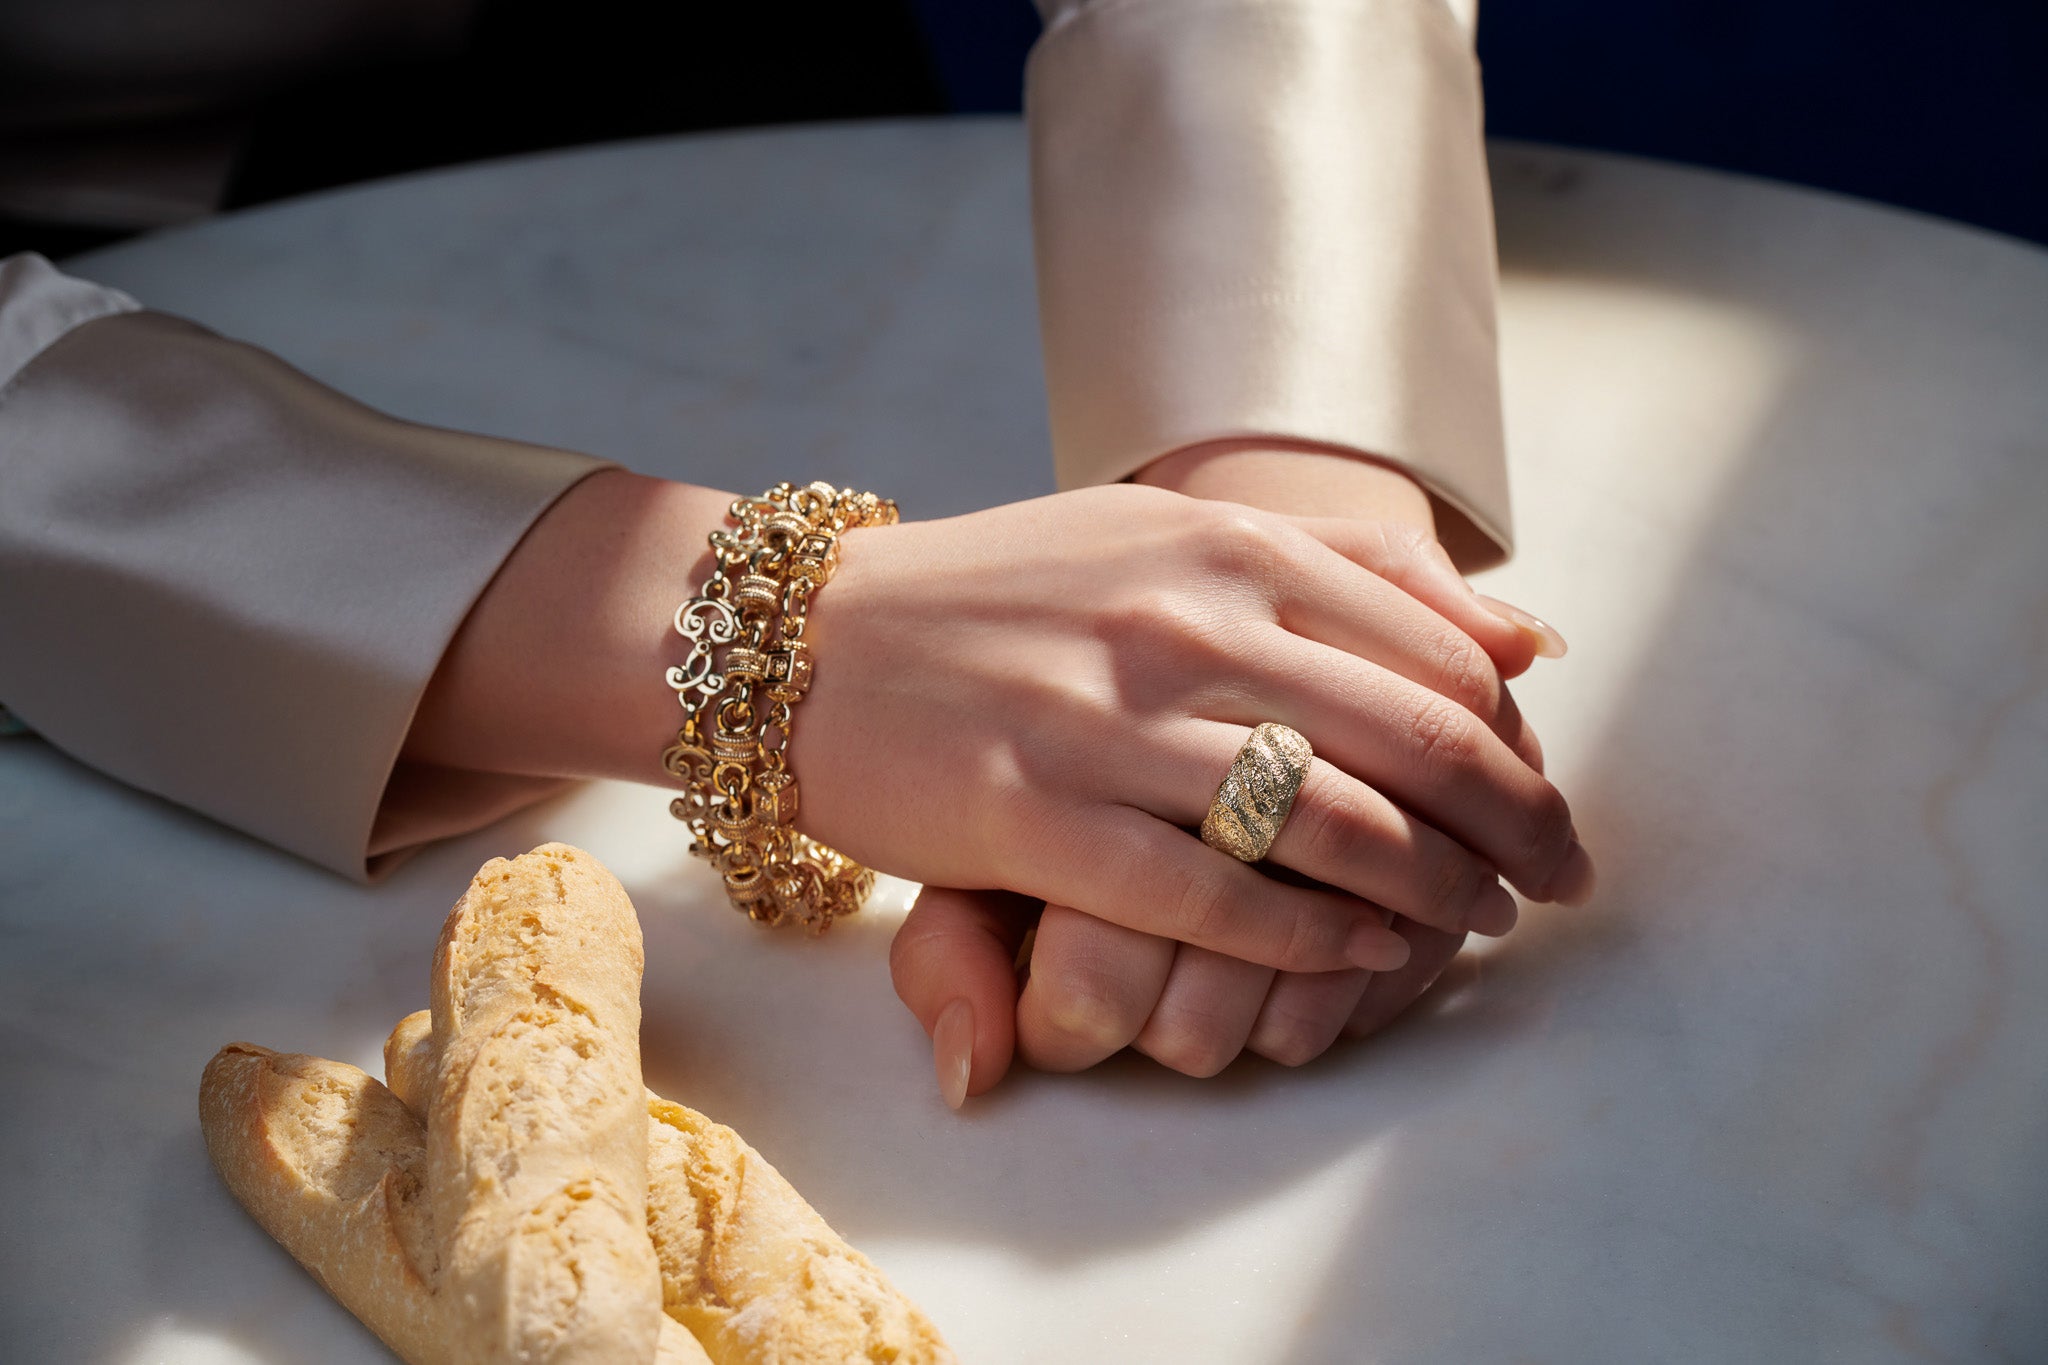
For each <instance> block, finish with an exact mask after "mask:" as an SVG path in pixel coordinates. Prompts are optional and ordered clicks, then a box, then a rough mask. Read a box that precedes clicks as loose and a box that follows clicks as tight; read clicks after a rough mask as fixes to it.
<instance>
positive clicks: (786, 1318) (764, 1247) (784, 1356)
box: [647, 1092, 954, 1365]
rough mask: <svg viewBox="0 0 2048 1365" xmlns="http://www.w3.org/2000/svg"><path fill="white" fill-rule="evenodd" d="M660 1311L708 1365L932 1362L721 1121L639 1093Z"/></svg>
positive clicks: (902, 1307)
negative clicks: (697, 1346)
mask: <svg viewBox="0 0 2048 1365" xmlns="http://www.w3.org/2000/svg"><path fill="white" fill-rule="evenodd" d="M647 1115H648V1118H649V1119H650V1121H651V1127H650V1137H649V1141H648V1186H647V1222H648V1229H649V1231H650V1232H651V1233H652V1235H653V1239H654V1249H655V1253H656V1255H658V1256H659V1257H660V1259H661V1288H662V1306H663V1307H664V1308H666V1309H667V1310H668V1314H669V1316H670V1317H672V1318H674V1319H675V1320H676V1321H678V1322H680V1323H682V1324H684V1325H685V1326H687V1327H688V1328H689V1329H690V1330H691V1331H692V1332H693V1333H695V1334H696V1337H697V1339H698V1340H699V1341H701V1342H703V1343H704V1350H705V1354H707V1355H709V1356H710V1357H711V1358H712V1360H714V1361H716V1362H717V1363H718V1365H808V1363H809V1362H815V1361H832V1362H835V1365H836V1363H837V1362H840V1361H846V1362H862V1365H865V1363H866V1362H870V1361H873V1362H882V1361H889V1362H896V1365H938V1363H939V1362H950V1361H952V1360H953V1359H954V1356H953V1352H952V1350H951V1349H950V1348H949V1347H948V1346H947V1345H946V1343H945V1340H944V1339H943V1338H941V1337H940V1336H939V1332H938V1329H937V1328H936V1327H934V1326H933V1325H932V1323H931V1320H930V1319H929V1318H927V1317H926V1316H925V1315H924V1314H923V1313H922V1312H920V1311H918V1308H917V1306H916V1305H915V1304H913V1303H911V1302H910V1300H909V1299H907V1298H905V1297H904V1296H903V1294H902V1293H901V1292H900V1291H899V1290H898V1289H897V1288H896V1286H895V1285H893V1284H891V1283H890V1282H889V1278H888V1276H886V1275H884V1274H883V1273H882V1272H881V1270H880V1269H879V1268H878V1267H877V1266H876V1265H875V1263H874V1262H873V1261H870V1260H869V1259H868V1258H867V1257H865V1256H863V1255H861V1254H860V1253H859V1252H858V1251H855V1250H854V1249H853V1248H852V1247H850V1246H848V1245H847V1244H846V1243H845V1241H843V1240H842V1239H841V1238H840V1236H839V1234H838V1233H836V1232H834V1231H833V1230H832V1229H831V1228H830V1227H829V1226H827V1225H826V1223H825V1220H824V1219H823V1218H820V1217H819V1216H818V1214H817V1213H816V1211H815V1210H813V1209H812V1208H811V1206H810V1205H809V1204H807V1203H805V1202H804V1199H803V1196H802V1195H800V1194H798V1193H797V1192H796V1190H795V1189H794V1188H792V1187H791V1185H790V1183H789V1182H788V1181H787V1180H784V1179H783V1178H782V1175H781V1173H780V1172H778V1171H777V1170H776V1169H775V1168H774V1167H773V1166H771V1165H769V1164H768V1162H767V1161H766V1160H765V1159H763V1157H762V1156H761V1154H760V1153H759V1152H757V1151H755V1150H754V1149H753V1148H752V1147H749V1146H748V1145H747V1144H746V1143H745V1142H744V1141H742V1140H741V1139H740V1135H739V1134H738V1133H735V1132H734V1131H733V1130H732V1129H730V1128H727V1127H725V1126H724V1125H723V1124H718V1123H713V1122H712V1121H711V1120H710V1119H707V1118H705V1117H704V1116H703V1115H702V1114H700V1113H698V1112H697V1111H695V1110H694V1109H688V1108H685V1107H684V1106H683V1105H680V1104H672V1103H670V1102H669V1101H667V1100H664V1099H662V1098H661V1097H660V1096H658V1095H655V1094H653V1093H651V1092H650V1093H649V1095H648V1097H647Z"/></svg>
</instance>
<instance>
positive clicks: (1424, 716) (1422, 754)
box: [1409, 696, 1479, 776]
mask: <svg viewBox="0 0 2048 1365" xmlns="http://www.w3.org/2000/svg"><path fill="white" fill-rule="evenodd" d="M1476 724H1477V722H1476V721H1475V720H1474V719H1473V717H1472V713H1471V712H1469V711H1467V710H1465V708H1464V707H1462V706H1459V705H1458V704H1457V703H1456V702H1454V701H1451V700H1450V699H1449V698H1447V697H1443V696H1433V697H1431V698H1429V699H1428V700H1427V701H1424V702H1423V703H1422V704H1421V705H1420V706H1418V707H1416V709H1415V714H1414V716H1413V718H1412V719H1411V721H1410V726H1409V736H1410V738H1411V739H1412V740H1413V741H1414V744H1415V753H1416V758H1417V761H1418V762H1420V763H1421V765H1422V766H1423V767H1424V768H1425V769H1426V770H1430V771H1433V772H1435V773H1437V774H1439V775H1443V776H1457V775H1460V774H1463V773H1464V772H1466V771H1467V770H1469V769H1470V768H1471V766H1472V764H1473V763H1474V761H1475V760H1477V758H1478V756H1479V737H1478V735H1477V734H1476V733H1475V732H1474V729H1473V727H1474V726H1475V725H1476Z"/></svg>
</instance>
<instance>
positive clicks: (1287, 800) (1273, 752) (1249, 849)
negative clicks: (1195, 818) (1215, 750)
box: [1202, 721, 1315, 863]
mask: <svg viewBox="0 0 2048 1365" xmlns="http://www.w3.org/2000/svg"><path fill="white" fill-rule="evenodd" d="M1313 757H1315V750H1314V749H1311V748H1310V747H1309V742H1308V741H1307V740H1305V739H1303V738H1302V737H1301V736H1300V735H1299V734H1298V733H1296V732H1295V731H1293V730H1290V729H1288V728H1287V727H1286V726H1284V725H1276V724H1274V723H1273V722H1272V721H1267V722H1266V723H1265V724H1264V725H1261V726H1259V727H1258V728H1257V729H1255V730H1253V731H1252V736H1251V738H1250V739H1248V740H1246V741H1245V742H1244V747H1243V748H1241V749H1239V750H1238V751H1237V758H1236V759H1235V760H1234V761H1233V762H1232V763H1231V765H1230V771H1229V772H1227V773H1225V774H1224V775H1223V785H1222V786H1220V787H1218V788H1217V789H1216V799H1215V800H1214V801H1211V802H1210V803H1209V813H1208V814H1207V815H1206V816H1204V817H1203V818H1202V842H1203V843H1205V844H1207V845H1208V846H1209V847H1211V848H1213V849H1216V850H1218V851H1219V852H1223V853H1228V854H1229V855H1230V856H1231V857H1233V858H1236V859H1239V860H1240V861H1243V862H1247V863H1255V862H1257V861H1259V860H1260V859H1261V858H1263V857H1265V856H1266V852H1267V850H1269V849H1271V848H1272V847H1273V840H1274V839H1276V838H1278V837H1279V835H1280V826H1282V825H1284V824H1286V823H1287V813H1288V812H1289V811H1291V810H1293V809H1294V794H1295V793H1296V792H1298V791H1300V790H1301V784H1302V783H1303V782H1305V781H1306V780H1307V779H1308V761H1309V759H1311V758H1313Z"/></svg>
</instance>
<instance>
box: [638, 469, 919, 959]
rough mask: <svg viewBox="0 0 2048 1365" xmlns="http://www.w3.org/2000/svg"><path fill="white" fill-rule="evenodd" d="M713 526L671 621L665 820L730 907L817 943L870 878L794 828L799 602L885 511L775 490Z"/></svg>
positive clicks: (803, 681)
mask: <svg viewBox="0 0 2048 1365" xmlns="http://www.w3.org/2000/svg"><path fill="white" fill-rule="evenodd" d="M726 515H727V518H728V520H729V521H730V522H731V523H732V525H731V526H730V527H729V528H728V527H720V528H719V529H717V530H715V531H713V532H712V533H711V536H710V541H711V551H712V568H711V576H710V577H709V578H707V579H706V580H705V581H704V585H703V587H702V588H700V589H699V590H698V593H697V595H696V596H695V597H692V598H690V599H689V600H687V601H685V602H684V603H683V604H682V605H681V606H679V607H677V608H676V613H675V629H676V633H677V634H678V635H681V636H682V637H683V638H685V639H687V640H689V641H690V644H691V647H690V652H689V654H688V655H687V656H686V657H685V659H684V660H683V662H682V663H681V664H678V665H676V666H675V667H672V668H670V669H669V670H668V672H667V675H666V681H667V683H668V685H669V687H670V688H672V689H673V690H674V691H675V694H676V701H677V702H678V703H679V704H680V705H681V706H682V709H683V723H682V726H681V728H680V729H679V730H677V732H676V740H675V743H673V744H671V745H670V746H669V747H668V748H667V749H665V750H664V751H663V752H662V755H661V766H662V769H663V771H665V772H667V773H668V774H669V775H670V776H672V777H674V778H675V779H676V780H677V781H678V782H680V783H682V785H683V794H682V795H681V796H678V797H676V798H675V799H674V800H672V801H671V802H669V813H670V814H672V815H673V816H675V818H676V819H678V820H680V821H682V822H683V823H684V825H685V826H686V827H687V828H688V829H689V831H690V836H691V841H690V852H691V853H693V854H696V855H698V856H700V857H703V858H705V859H706V860H708V861H709V862H710V863H711V865H712V867H713V869H714V870H716V871H717V872H718V874H719V876H720V877H721V879H722V880H723V881H724V883H725V889H726V894H727V897H728V898H729V899H730V900H731V901H732V903H733V905H734V907H735V908H737V909H738V910H740V911H741V912H743V913H744V914H746V915H747V916H749V917H750V918H752V919H755V920H758V921H760V922H762V923H764V924H783V923H787V922H790V921H795V922H798V923H801V924H803V925H805V926H807V927H808V928H809V930H810V931H811V932H812V933H813V934H818V933H823V932H824V931H825V930H826V929H827V928H828V927H830V925H831V923H832V921H833V920H835V919H838V918H839V917H841V916H843V915H850V914H852V913H853V912H854V911H856V910H858V909H860V907H861V903H862V902H863V901H865V900H866V899H867V896H868V893H869V892H870V891H872V890H873V889H874V884H875V875H874V873H872V872H870V871H868V869H866V868H864V867H862V866H861V865H860V864H859V863H856V862H854V861H853V860H852V859H851V858H848V857H846V856H845V855H844V854H842V853H839V852H837V851H836V850H834V849H831V848H827V847H826V846H825V845H823V844H821V843H819V842H817V841H816V840H815V839H811V838H809V837H808V836H806V835H803V834H800V833H798V832H797V830H796V828H795V825H794V822H795V819H796V816H797V811H798V799H797V792H798V788H797V781H796V775H795V774H794V773H792V772H790V770H789V759H788V750H789V742H790V736H791V733H792V729H793V726H794V724H795V720H796V714H795V707H796V704H797V703H798V702H799V701H801V700H802V699H803V697H804V694H805V693H806V692H807V691H809V689H810V684H811V676H812V672H813V670H814V668H815V664H814V662H813V661H812V658H811V651H810V646H809V644H807V643H806V642H805V640H804V638H803V636H804V629H805V627H806V626H807V625H808V624H809V620H810V606H811V595H812V594H813V593H814V592H816V591H817V590H818V589H819V588H820V587H822V586H823V585H824V584H826V583H828V582H830V581H831V579H832V575H833V573H834V572H835V571H836V570H837V569H838V566H839V537H840V536H841V535H842V534H844V533H845V532H847V531H850V530H854V529H857V528H859V527H865V526H888V525H891V524H893V523H894V522H895V521H896V517H897V512H896V504H895V503H893V502H891V501H889V500H888V499H887V498H880V497H877V496H875V495H874V494H873V493H862V492H856V491H855V490H853V489H840V488H834V487H833V486H832V485H831V484H828V483H809V484H805V485H803V486H802V487H798V486H796V485H795V484H790V483H779V484H776V485H775V486H774V487H773V488H771V489H769V490H768V491H767V492H766V493H764V494H762V495H761V496H760V497H758V498H744V497H743V498H735V499H733V501H732V505H731V506H730V507H729V508H728V509H727V513H726ZM771 736H772V737H773V738H772V739H771Z"/></svg>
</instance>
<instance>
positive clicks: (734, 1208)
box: [384, 1010, 954, 1365]
mask: <svg viewBox="0 0 2048 1365" xmlns="http://www.w3.org/2000/svg"><path fill="white" fill-rule="evenodd" d="M384 1074H385V1077H386V1079H387V1080H388V1082H389V1083H390V1086H391V1089H392V1091H393V1093H395V1094H396V1095H397V1096H398V1098H399V1099H400V1100H402V1101H404V1102H405V1103H406V1104H409V1105H412V1106H414V1107H415V1109H417V1108H418V1107H419V1106H420V1104H421V1102H422V1097H423V1096H424V1095H425V1094H426V1093H427V1088H428V1086H429V1085H430V1084H431V1078H432V1076H433V1074H434V1040H433V1033H432V1027H431V1025H430V1023H429V1017H428V1014H427V1012H426V1011H425V1010H421V1011H420V1012H419V1013H417V1014H410V1015H407V1016H406V1017H405V1018H404V1019H401V1020H399V1021H398V1027H397V1028H395V1029H393V1030H392V1031H391V1036H390V1037H389V1038H388V1039H387V1040H386V1041H385V1043H384ZM646 1101H647V1131H648V1191H647V1231H648V1234H649V1236H650V1238H651V1239H652V1242H653V1245H654V1252H655V1256H656V1258H657V1259H658V1260H659V1262H660V1265H661V1288H662V1306H663V1308H664V1309H665V1310H666V1311H667V1313H668V1316H669V1317H670V1318H671V1319H672V1320H674V1321H675V1322H678V1323H680V1324H682V1325H683V1326H685V1327H687V1328H689V1330H690V1331H691V1332H692V1333H693V1334H694V1335H695V1336H696V1339H697V1340H698V1341H699V1342H701V1343H702V1344H703V1347H704V1351H705V1354H706V1355H707V1356H709V1357H710V1359H711V1360H712V1361H713V1362H715V1365H797V1362H819V1361H831V1362H834V1363H835V1365H837V1363H838V1362H854V1361H858V1362H869V1361H890V1362H896V1363H897V1365H940V1363H941V1362H949V1361H952V1360H953V1359H954V1356H953V1353H952V1351H951V1350H950V1349H949V1348H948V1347H947V1346H946V1343H945V1341H944V1340H943V1339H942V1338H941V1337H940V1336H939V1333H938V1329H937V1328H935V1327H934V1326H933V1325H932V1323H931V1320H930V1319H928V1318H927V1317H925V1315H924V1314H923V1313H922V1312H920V1311H919V1310H918V1309H917V1307H916V1305H914V1304H912V1303H911V1302H910V1301H909V1300H908V1299H907V1298H905V1297H904V1296H903V1294H902V1293H901V1292H899V1291H898V1290H897V1289H896V1287H895V1286H894V1285H893V1284H891V1283H890V1282H889V1279H888V1277H887V1276H886V1275H884V1274H883V1273H882V1272H881V1270H880V1269H879V1268H878V1267H877V1266H876V1265H875V1264H874V1263H873V1262H872V1261H870V1260H868V1258H867V1257H865V1256H863V1255H861V1253H860V1252H858V1251H856V1250H854V1249H853V1248H852V1247H850V1246H848V1245H847V1244H846V1242H845V1241H844V1240H842V1239H841V1238H840V1236H839V1234H838V1233H836V1232H834V1231H833V1230H832V1229H831V1227H830V1226H828V1225H827V1224H826V1222H825V1220H824V1219H823V1218H821V1217H819V1216H818V1214H817V1213H816V1212H815V1211H814V1210H813V1209H812V1208H811V1206H810V1205H809V1204H807V1203H805V1202H804V1199H803V1196H801V1195H799V1194H798V1193H797V1192H796V1190H795V1189H794V1188H792V1187H791V1186H790V1183H789V1182H788V1181H787V1180H784V1179H783V1178H782V1175H781V1173H780V1172H778V1171H777V1170H776V1169H775V1168H774V1167H773V1166H771V1165H769V1164H768V1162H767V1160H766V1159H764V1158H763V1157H762V1156H761V1154H760V1153H759V1152H756V1151H755V1150H754V1149H753V1148H752V1147H750V1146H748V1145H747V1144H746V1142H745V1141H743V1140H742V1139H741V1138H740V1136H739V1134H738V1133H735V1132H734V1131H733V1130H732V1129H730V1128H727V1127H725V1126H724V1125H722V1124H718V1123H713V1122H712V1121H711V1120H710V1119H707V1118H705V1117H704V1116H703V1115H702V1114H699V1113H697V1112H696V1111H695V1110H693V1109H689V1108H686V1107H684V1106H683V1105H680V1104H674V1103H671V1102H670V1101H668V1100H665V1099H663V1098H661V1097H660V1096H659V1095H657V1094H655V1093H654V1092H653V1091H651V1090H649V1091H647V1092H646Z"/></svg>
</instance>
